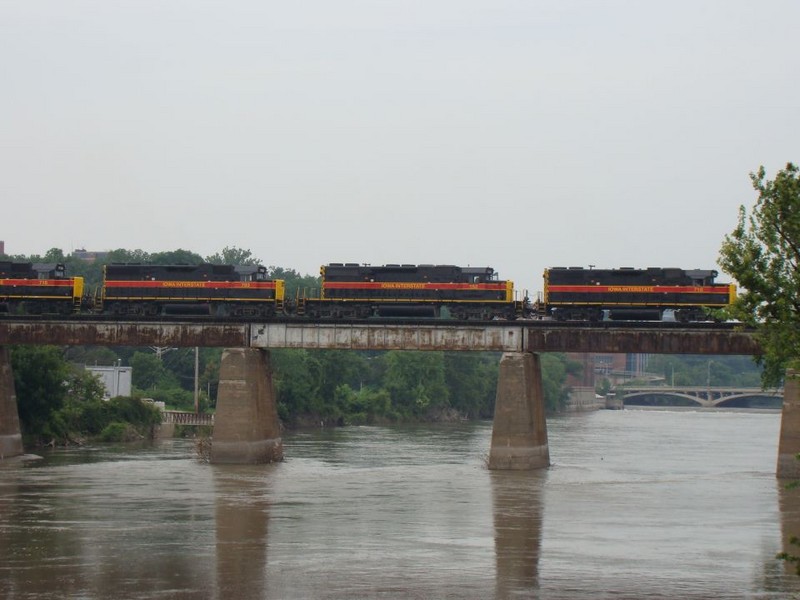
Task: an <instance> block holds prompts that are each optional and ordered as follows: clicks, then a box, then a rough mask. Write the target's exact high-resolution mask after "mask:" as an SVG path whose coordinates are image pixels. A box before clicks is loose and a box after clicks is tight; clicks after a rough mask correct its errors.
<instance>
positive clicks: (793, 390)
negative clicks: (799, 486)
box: [776, 369, 800, 479]
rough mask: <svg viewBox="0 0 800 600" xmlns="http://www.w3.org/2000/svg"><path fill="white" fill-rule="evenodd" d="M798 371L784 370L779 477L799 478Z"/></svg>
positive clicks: (799, 391)
mask: <svg viewBox="0 0 800 600" xmlns="http://www.w3.org/2000/svg"><path fill="white" fill-rule="evenodd" d="M797 454H800V373H798V372H797V371H795V370H794V369H787V370H786V381H785V383H784V384H783V409H782V411H781V433H780V439H779V440H778V469H777V472H776V474H777V476H778V477H779V478H781V479H800V460H798V459H797V458H796V456H797Z"/></svg>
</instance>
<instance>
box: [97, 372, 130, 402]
mask: <svg viewBox="0 0 800 600" xmlns="http://www.w3.org/2000/svg"><path fill="white" fill-rule="evenodd" d="M86 370H87V371H89V372H90V373H92V374H93V375H94V376H95V377H97V378H98V379H100V382H101V383H102V384H103V387H104V388H105V394H104V396H105V398H106V399H108V398H114V397H116V396H130V395H131V379H132V378H133V368H132V367H120V366H117V365H114V366H113V367H99V366H93V367H89V366H87V367H86Z"/></svg>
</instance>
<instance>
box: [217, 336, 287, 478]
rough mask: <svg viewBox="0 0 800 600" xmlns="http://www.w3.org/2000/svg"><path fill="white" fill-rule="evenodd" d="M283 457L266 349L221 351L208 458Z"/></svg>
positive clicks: (251, 459) (260, 460)
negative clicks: (217, 389) (212, 432)
mask: <svg viewBox="0 0 800 600" xmlns="http://www.w3.org/2000/svg"><path fill="white" fill-rule="evenodd" d="M282 459H283V442H282V440H281V434H280V425H279V422H278V408H277V404H276V399H275V388H274V385H273V382H272V366H271V361H270V355H269V351H266V350H257V349H253V348H227V349H226V350H225V351H224V352H223V353H222V362H221V364H220V373H219V392H218V394H217V412H216V414H215V415H214V436H213V440H212V443H211V462H212V463H228V464H254V463H269V462H274V461H278V460H282Z"/></svg>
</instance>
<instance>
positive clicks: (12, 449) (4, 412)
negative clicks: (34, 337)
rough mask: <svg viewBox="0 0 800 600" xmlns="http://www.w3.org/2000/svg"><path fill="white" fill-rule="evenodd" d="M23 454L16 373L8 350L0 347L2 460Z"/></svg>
mask: <svg viewBox="0 0 800 600" xmlns="http://www.w3.org/2000/svg"><path fill="white" fill-rule="evenodd" d="M22 453H23V448H22V434H21V432H20V428H19V412H18V411H17V394H16V391H15V390H14V372H13V371H12V370H11V357H10V356H9V352H8V348H7V347H6V346H0V459H3V458H9V457H11V456H20V455H21V454H22Z"/></svg>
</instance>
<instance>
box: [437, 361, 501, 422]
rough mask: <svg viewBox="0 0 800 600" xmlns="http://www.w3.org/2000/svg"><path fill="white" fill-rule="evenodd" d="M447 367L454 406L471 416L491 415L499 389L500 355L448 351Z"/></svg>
mask: <svg viewBox="0 0 800 600" xmlns="http://www.w3.org/2000/svg"><path fill="white" fill-rule="evenodd" d="M444 366H445V381H446V382H447V389H448V390H449V394H450V404H451V405H452V407H453V408H454V409H456V410H457V411H458V412H459V413H461V414H462V415H464V416H465V417H467V418H470V419H478V418H491V417H492V415H493V414H494V399H495V395H496V392H497V372H498V369H497V367H498V357H497V355H495V354H492V353H487V352H481V353H477V352H447V353H446V354H445V355H444Z"/></svg>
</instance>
